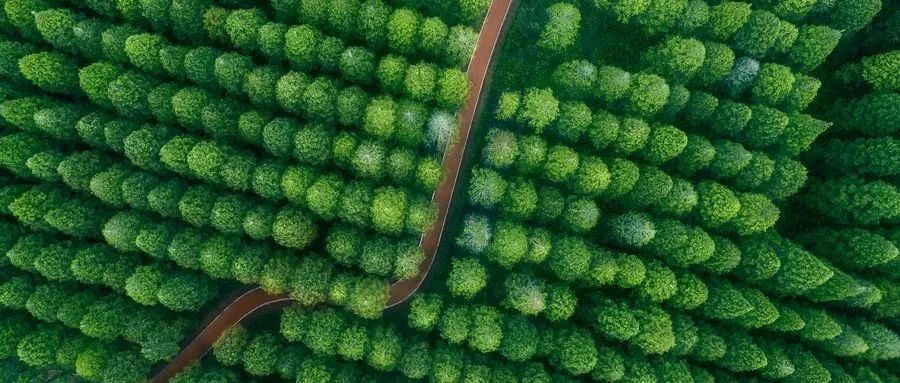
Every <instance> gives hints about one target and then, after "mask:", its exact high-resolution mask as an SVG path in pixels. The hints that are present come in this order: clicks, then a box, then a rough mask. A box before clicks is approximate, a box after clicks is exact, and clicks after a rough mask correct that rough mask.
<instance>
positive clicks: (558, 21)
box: [538, 3, 581, 53]
mask: <svg viewBox="0 0 900 383" xmlns="http://www.w3.org/2000/svg"><path fill="white" fill-rule="evenodd" d="M579 29H581V12H580V11H579V10H578V8H577V7H575V6H574V5H572V4H569V3H556V4H553V5H551V6H549V7H547V21H546V23H545V24H544V27H543V28H542V30H541V36H540V38H539V39H538V46H539V47H541V48H544V49H547V50H549V51H551V52H556V53H560V52H563V51H565V50H566V49H568V48H569V47H571V46H572V45H574V44H575V39H576V38H577V37H578V31H579Z"/></svg>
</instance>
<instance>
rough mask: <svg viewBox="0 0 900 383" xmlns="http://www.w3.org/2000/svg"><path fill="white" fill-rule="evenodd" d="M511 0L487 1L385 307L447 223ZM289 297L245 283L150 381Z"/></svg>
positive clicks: (410, 282)
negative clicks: (465, 83) (408, 253)
mask: <svg viewBox="0 0 900 383" xmlns="http://www.w3.org/2000/svg"><path fill="white" fill-rule="evenodd" d="M514 1H515V0H493V1H492V2H491V6H490V8H489V9H488V13H487V16H485V19H484V24H482V27H481V32H480V33H479V34H478V42H477V45H476V48H475V53H474V54H473V55H472V60H471V61H469V67H468V70H467V75H468V77H469V81H470V82H471V84H472V88H471V89H470V91H469V98H468V100H466V104H465V105H464V106H463V109H462V110H461V111H460V121H459V135H458V137H459V140H458V141H457V142H455V143H453V144H451V145H450V146H449V147H448V148H447V151H446V152H445V153H444V160H443V162H444V163H443V165H444V169H445V177H444V180H443V181H442V182H441V184H440V185H438V188H437V190H436V191H435V192H434V194H433V195H432V196H431V201H432V202H433V203H434V204H435V205H436V206H437V220H436V221H435V224H434V225H433V226H432V228H431V229H430V230H428V231H427V232H426V233H425V234H424V235H423V236H422V239H421V241H420V242H419V247H420V248H421V249H422V251H423V253H424V254H425V259H424V260H423V261H422V263H421V264H420V265H419V273H418V274H416V276H415V277H413V278H410V279H406V280H403V281H398V282H395V283H394V284H392V285H391V286H390V294H389V296H388V302H387V305H386V306H385V308H390V307H393V306H396V305H398V304H400V303H403V302H404V301H406V300H407V299H409V297H411V296H412V295H413V294H414V293H415V292H416V291H417V290H418V289H419V288H420V287H421V286H422V284H423V282H424V281H425V279H426V277H428V272H429V271H430V270H431V265H432V264H433V263H434V258H435V256H436V255H437V250H438V246H439V245H440V242H441V236H442V235H443V232H444V226H445V225H446V223H447V214H448V212H449V211H450V202H451V201H452V200H453V192H454V191H455V187H456V181H457V179H458V178H459V172H460V170H461V169H460V168H461V166H462V160H463V156H464V154H465V151H466V144H467V143H468V140H469V132H470V131H471V128H472V124H473V123H474V121H475V118H476V117H477V115H478V109H479V106H480V105H481V101H482V100H481V96H482V93H483V92H484V89H483V88H484V85H485V81H486V80H487V75H488V73H489V71H490V66H491V63H492V62H493V58H494V52H495V50H496V48H497V45H498V43H499V41H500V36H501V34H502V32H503V27H504V25H505V23H506V21H507V15H508V14H509V11H510V9H511V7H512V3H513V2H514ZM292 301H293V299H292V298H290V297H289V296H288V295H287V294H279V295H275V294H269V293H267V292H265V291H263V290H262V288H260V287H254V288H251V289H249V290H247V291H245V292H243V293H242V294H241V295H239V296H238V297H237V298H235V299H234V300H232V301H231V302H229V303H227V304H225V305H223V306H220V307H219V308H218V309H216V310H215V311H214V312H213V314H212V317H211V319H208V320H207V321H206V322H204V324H203V325H202V326H201V328H202V330H201V331H200V332H199V333H197V335H196V336H195V337H194V338H193V339H192V340H191V341H190V343H188V344H187V346H185V347H184V348H183V349H182V350H181V352H179V353H178V355H177V356H175V358H174V359H172V360H171V361H170V362H169V364H168V365H166V366H164V367H163V368H162V369H161V370H159V372H158V373H156V375H154V376H153V378H151V379H150V383H165V382H168V381H169V380H170V379H172V377H174V376H175V375H177V374H178V373H179V372H181V371H183V370H184V369H185V368H186V367H187V366H188V365H190V364H191V363H192V362H194V361H196V360H199V359H200V358H202V357H203V356H204V355H206V353H207V352H209V350H210V349H211V348H212V345H213V343H215V342H216V340H218V339H219V337H220V336H221V335H222V333H223V332H225V330H228V329H229V328H231V327H233V326H234V325H236V324H238V323H240V322H241V321H242V320H243V319H244V318H247V317H248V316H250V315H252V314H255V313H258V312H260V311H264V310H267V309H276V308H281V307H284V306H287V305H289V304H290V303H291V302H292Z"/></svg>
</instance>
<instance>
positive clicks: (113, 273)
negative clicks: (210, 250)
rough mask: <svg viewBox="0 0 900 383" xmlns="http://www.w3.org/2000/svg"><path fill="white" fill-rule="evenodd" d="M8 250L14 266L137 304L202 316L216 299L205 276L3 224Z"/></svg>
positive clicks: (101, 246)
mask: <svg viewBox="0 0 900 383" xmlns="http://www.w3.org/2000/svg"><path fill="white" fill-rule="evenodd" d="M0 226H2V227H3V230H4V235H5V236H6V238H5V241H4V243H3V245H4V246H3V250H5V251H6V256H7V258H8V259H9V261H10V264H11V265H13V266H15V267H16V268H19V269H21V270H23V271H28V272H31V273H36V274H39V275H40V276H42V277H44V278H47V279H48V280H52V281H56V282H78V283H83V284H87V285H95V286H105V287H108V288H110V289H112V290H113V291H116V292H119V293H126V294H127V295H128V296H129V297H130V298H132V299H133V300H134V301H135V302H138V303H140V304H143V305H147V306H152V305H157V304H160V305H162V306H164V307H166V308H168V309H171V310H174V311H197V310H200V309H201V308H203V307H205V306H206V304H207V303H208V302H209V301H210V300H211V299H212V298H213V297H214V296H215V294H216V291H217V289H218V286H217V283H216V282H215V281H214V280H211V279H210V278H209V277H207V276H206V275H203V274H198V273H194V272H191V271H188V270H181V269H173V268H172V267H170V266H169V265H167V264H165V263H163V262H159V261H156V260H153V261H151V262H149V263H147V264H142V262H141V261H140V260H138V259H137V257H135V256H134V255H133V254H131V253H127V252H121V251H117V250H115V249H113V248H111V247H109V246H107V245H104V244H99V243H88V242H83V241H72V240H69V239H60V238H57V237H55V236H52V235H47V234H44V233H40V232H33V231H29V230H24V229H23V228H22V227H21V226H18V225H15V224H14V223H10V222H5V221H4V222H3V223H2V225H0Z"/></svg>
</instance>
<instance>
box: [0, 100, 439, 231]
mask: <svg viewBox="0 0 900 383" xmlns="http://www.w3.org/2000/svg"><path fill="white" fill-rule="evenodd" d="M35 103H37V104H38V105H40V104H41V103H40V101H39V100H35V99H17V100H11V101H7V102H5V103H3V104H2V106H0V115H4V116H7V117H8V118H7V120H8V121H11V122H12V123H14V124H16V125H17V127H21V128H22V129H24V130H34V131H38V132H47V131H49V132H50V134H52V135H56V136H59V137H63V138H68V139H73V136H81V137H82V138H85V140H87V141H89V142H94V143H97V145H95V146H98V147H104V148H114V149H117V151H122V152H125V154H126V156H127V157H129V158H130V159H131V160H132V162H133V163H136V164H138V165H139V166H141V167H142V168H144V169H148V170H150V171H160V170H164V169H168V170H171V171H174V172H175V173H177V174H180V175H183V176H187V177H190V178H199V179H201V180H205V181H208V182H211V183H214V184H219V185H224V186H227V187H229V188H230V189H233V190H238V191H242V190H246V189H252V190H253V191H254V192H256V194H258V195H260V196H262V197H264V198H266V199H269V200H276V201H277V200H282V199H285V198H287V199H288V200H289V201H291V202H293V203H294V204H296V205H299V206H303V207H305V208H308V209H309V210H312V211H313V212H314V213H315V214H316V215H318V216H319V217H320V218H322V219H325V220H333V219H335V218H340V219H342V220H344V221H346V222H348V223H353V224H356V225H360V226H362V227H365V228H369V227H373V228H375V229H376V230H377V231H379V232H382V233H385V234H395V235H396V234H400V233H402V232H405V231H410V232H412V233H414V234H417V233H421V232H422V231H424V230H425V229H426V228H427V227H428V226H429V225H430V223H431V217H432V216H433V213H432V208H431V206H430V204H429V203H428V202H427V201H425V200H424V199H423V198H421V197H414V196H415V194H413V193H411V192H408V191H406V190H403V189H397V188H394V187H391V186H381V187H377V188H376V187H372V186H370V184H368V183H364V182H351V183H349V184H347V185H345V183H344V181H343V180H344V178H343V177H342V176H341V175H340V173H328V172H326V173H320V172H317V171H315V170H313V169H311V168H308V167H305V166H285V165H284V164H282V163H281V162H278V161H271V160H269V161H257V160H256V157H255V156H253V155H252V154H250V153H249V152H246V151H244V150H240V149H237V148H234V147H229V146H226V145H224V144H222V145H220V144H217V143H216V142H215V141H209V140H206V141H200V140H198V139H197V138H195V137H192V136H175V137H172V133H170V132H168V131H167V130H165V127H159V126H157V128H160V129H155V130H157V131H156V132H154V131H153V130H151V129H152V127H150V128H143V129H142V128H141V127H140V126H138V125H136V124H129V123H128V122H127V121H125V120H116V119H108V118H106V117H105V116H103V115H101V114H89V115H86V116H85V117H81V118H79V117H78V114H77V113H76V114H75V115H72V114H71V113H67V112H69V111H70V110H68V109H66V108H43V109H40V106H37V108H34V107H35V106H36V105H34V104H35ZM29 106H31V107H32V110H33V109H38V110H37V111H36V112H34V113H33V114H32V115H33V116H37V117H38V121H41V123H40V124H28V123H27V122H28V121H27V120H28V114H29V113H28V112H29V111H30V110H29V109H27V107H29ZM4 112H6V113H4ZM29 125H36V126H29ZM298 134H299V133H298ZM311 134H315V132H312V133H311ZM98 136H99V137H98ZM3 140H4V141H5V142H6V143H7V144H9V145H11V146H14V147H17V148H20V149H19V151H18V152H14V153H13V152H10V153H7V154H6V155H5V156H3V157H4V158H3V165H4V166H5V167H7V168H8V169H10V170H11V171H13V172H17V173H18V174H20V175H23V176H29V175H30V176H36V177H38V178H42V179H46V180H58V179H62V180H63V181H64V182H66V183H68V184H74V185H75V186H73V187H76V186H78V185H83V186H87V185H89V184H90V183H91V180H92V179H93V178H94V177H100V180H99V181H98V185H96V188H100V189H103V190H99V191H98V190H92V192H94V194H95V195H98V196H100V197H103V196H101V195H99V194H98V193H104V190H106V191H107V192H106V193H105V194H106V196H107V197H108V198H106V199H107V202H110V203H113V204H114V205H124V204H125V203H123V202H129V201H119V200H121V199H122V197H120V196H118V194H120V193H121V191H120V189H121V187H122V186H123V185H124V184H125V182H126V180H128V179H132V178H138V179H141V180H143V182H140V183H139V184H140V185H142V186H143V189H144V190H143V191H144V192H145V193H146V194H148V195H149V194H150V193H151V192H152V190H151V189H152V188H153V187H158V186H159V182H157V183H154V182H151V180H154V179H155V180H157V181H169V182H168V184H170V185H172V187H175V188H176V190H180V193H176V194H178V195H173V196H172V198H176V199H178V198H181V197H180V196H183V195H184V193H186V191H187V190H188V189H191V190H193V189H195V188H197V187H201V186H188V185H186V184H185V183H184V181H182V180H180V179H179V178H168V177H165V176H161V175H153V174H150V173H149V172H143V171H140V170H136V169H134V168H133V166H132V165H131V164H130V163H128V161H117V160H116V158H115V157H113V156H109V155H106V154H104V153H101V152H97V151H84V152H73V151H67V150H53V149H50V150H48V145H49V144H51V143H52V141H46V140H44V139H42V138H40V137H37V136H33V135H31V134H30V133H18V134H12V135H7V136H5V137H3ZM97 141H100V142H97ZM376 145H377V144H376ZM362 146H365V143H364V144H362V145H360V147H362ZM223 149H224V150H223ZM363 150H364V148H363ZM358 151H359V150H358ZM404 153H405V154H407V155H405V156H404V155H403V154H404ZM396 154H398V155H394V156H390V157H388V159H386V160H387V161H389V160H390V159H394V160H395V161H393V162H390V164H394V165H396V166H392V167H391V168H392V169H391V170H396V171H394V172H392V173H394V174H397V176H395V177H394V178H395V181H400V179H401V178H406V179H407V180H409V178H411V177H412V174H411V173H412V172H413V171H415V172H416V176H417V178H418V179H419V180H420V181H423V182H428V183H429V184H430V185H427V186H425V187H427V188H434V187H435V186H436V185H437V182H438V181H439V180H440V178H439V177H441V170H440V169H441V168H440V165H439V164H438V163H437V162H434V161H427V160H424V161H422V162H420V164H419V165H418V166H414V165H413V162H414V161H415V159H414V158H410V156H412V155H411V154H410V153H409V152H396ZM32 157H34V158H35V159H34V160H32ZM357 157H362V159H360V160H358V161H351V162H356V164H357V165H359V166H365V165H366V164H364V162H365V161H366V160H369V159H370V158H369V157H368V156H365V155H360V156H355V157H354V159H356V158H357ZM383 157H384V155H383V154H382V158H383ZM29 160H30V161H29ZM374 161H375V164H369V167H374V168H376V169H377V168H379V166H378V165H379V163H378V161H377V158H376V159H375V160H374ZM29 162H30V163H31V165H29ZM60 165H63V166H62V168H60V169H62V170H65V169H67V168H68V169H74V170H75V171H77V172H80V173H78V174H76V175H73V176H72V177H65V175H64V174H61V173H60V174H56V173H58V172H57V170H58V169H57V168H59V167H60ZM404 167H405V168H406V169H402V168H404ZM412 168H417V169H415V170H414V169H412ZM108 171H111V172H112V173H110V172H108ZM101 173H102V174H103V176H100V174H101ZM403 173H405V174H403ZM130 184H132V185H133V183H130ZM201 188H205V190H207V191H206V192H205V195H207V196H208V197H209V198H213V196H212V194H211V193H212V189H210V188H208V187H205V186H203V187H201ZM76 189H80V190H87V189H88V188H87V187H76ZM342 190H343V191H346V192H347V193H346V194H347V197H346V198H338V199H335V198H333V197H334V196H335V195H338V196H340V195H342V194H344V193H342ZM426 190H430V189H426ZM136 191H138V192H139V190H136ZM389 192H390V193H389ZM110 193H112V195H110ZM194 194H196V193H194ZM201 194H203V193H201ZM388 194H389V195H390V198H392V199H391V201H392V202H397V201H399V203H396V204H390V205H385V206H386V208H385V209H379V208H376V207H375V206H374V204H375V203H376V202H377V200H379V199H385V198H389V197H388V196H387V195H388ZM410 194H412V195H413V197H408V195H410ZM366 196H368V197H367V198H363V197H366ZM136 197H138V198H137V199H136V200H135V201H133V202H132V203H128V205H132V206H135V207H138V208H146V207H144V205H145V203H144V202H142V201H141V200H142V198H140V196H136ZM110 198H111V200H110ZM222 198H226V196H216V198H214V199H213V200H210V201H206V202H209V207H208V209H212V208H213V206H214V205H215V200H216V199H222ZM398 198H399V200H398ZM226 199H228V200H230V201H233V203H231V204H230V205H235V204H237V205H236V206H238V207H240V206H243V207H244V208H243V209H238V211H236V212H237V213H238V215H237V216H235V215H234V214H231V215H226V216H222V217H220V218H223V219H225V221H221V222H228V221H233V222H235V223H234V225H225V226H222V227H219V226H217V225H214V226H217V227H218V228H220V230H223V231H225V232H233V231H235V230H238V231H240V230H239V229H240V227H239V226H240V222H241V220H240V218H241V217H242V216H243V214H242V213H240V211H246V210H247V209H249V208H250V205H249V204H250V202H252V201H254V200H255V199H254V198H250V197H247V196H245V195H243V194H231V195H228V196H227V198H226ZM410 199H411V200H412V203H409V206H410V207H409V210H407V205H408V204H407V202H406V201H408V200H410ZM235 201H236V202H235ZM259 203H261V201H259ZM259 203H254V205H259ZM173 204H175V205H177V201H173ZM369 204H373V205H372V206H371V208H367V206H364V205H369ZM164 205H165V204H164ZM201 205H202V204H201ZM208 209H203V210H204V211H201V212H199V214H201V215H202V217H200V218H199V219H194V220H189V221H188V222H190V223H192V224H195V225H204V224H208V223H209V222H208V221H209V219H208V218H203V217H208V215H209V211H207V210H208ZM260 209H262V210H270V211H275V210H276V209H275V207H274V206H270V207H269V208H268V209H266V208H265V206H263V207H262V208H260ZM152 210H156V211H157V212H159V213H161V214H163V215H167V216H170V215H171V214H167V213H168V210H167V209H163V210H162V211H161V210H159V209H152ZM232 210H233V209H232ZM181 213H182V214H180V215H181V216H182V217H184V214H183V213H184V212H183V211H182V212H181ZM214 215H215V214H214ZM175 216H179V215H178V214H176V215H175ZM407 216H408V218H407ZM235 225H236V226H237V227H233V226H235ZM248 234H250V233H249V232H248ZM254 234H255V233H254ZM253 236H254V238H257V237H258V236H256V235H253Z"/></svg>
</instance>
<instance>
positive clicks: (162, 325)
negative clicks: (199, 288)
mask: <svg viewBox="0 0 900 383" xmlns="http://www.w3.org/2000/svg"><path fill="white" fill-rule="evenodd" d="M20 251H24V250H23V249H20V248H16V247H14V248H13V249H11V250H10V252H9V253H13V252H20ZM14 256H17V255H14ZM4 271H5V274H11V273H12V271H11V270H4ZM74 287H75V286H73V285H71V284H66V283H56V282H47V281H45V280H42V278H37V277H31V276H30V275H29V274H27V273H25V274H21V273H20V274H18V275H14V276H10V277H8V278H7V279H5V282H4V283H3V284H2V285H0V291H2V292H3V296H4V298H5V299H4V302H3V305H4V307H6V308H8V309H15V310H25V311H27V312H28V313H29V314H30V315H31V316H33V317H34V318H35V319H38V320H40V321H42V322H48V323H61V324H63V325H65V326H66V327H69V328H71V329H74V330H76V331H80V332H81V333H83V334H84V335H87V336H89V337H91V338H94V339H97V340H99V341H105V342H110V341H113V340H116V339H122V340H127V341H128V342H131V343H135V344H136V345H138V346H140V347H139V348H140V353H141V355H142V356H143V357H144V358H146V359H147V360H149V361H151V362H155V361H160V360H167V359H170V358H171V357H173V356H174V355H175V354H176V353H177V352H178V350H179V349H180V347H179V343H180V342H181V341H182V338H183V337H184V335H185V333H186V330H187V328H188V327H189V326H191V325H193V324H194V323H193V322H192V321H189V320H185V319H177V318H176V317H175V316H174V315H172V313H171V312H170V311H168V310H164V309H161V308H159V307H148V306H142V305H139V304H137V303H135V302H134V301H132V300H130V299H128V298H126V297H124V296H123V295H122V294H119V293H109V292H106V291H103V290H102V289H94V288H85V289H78V288H74Z"/></svg>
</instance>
